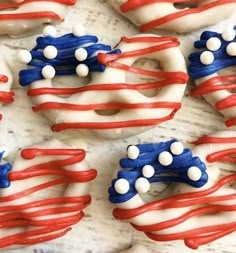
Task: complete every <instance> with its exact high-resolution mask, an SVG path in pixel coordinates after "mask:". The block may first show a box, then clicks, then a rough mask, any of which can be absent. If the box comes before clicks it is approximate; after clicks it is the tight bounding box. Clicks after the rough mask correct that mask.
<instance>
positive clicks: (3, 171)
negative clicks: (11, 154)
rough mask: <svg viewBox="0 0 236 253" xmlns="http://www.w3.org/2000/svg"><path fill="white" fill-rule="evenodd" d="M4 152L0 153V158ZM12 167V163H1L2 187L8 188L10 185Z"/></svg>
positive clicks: (0, 183)
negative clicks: (9, 176) (9, 175)
mask: <svg viewBox="0 0 236 253" xmlns="http://www.w3.org/2000/svg"><path fill="white" fill-rule="evenodd" d="M2 156H3V152H2V153H0V160H1V159H2ZM11 169H12V165H11V164H10V163H5V164H0V188H7V187H9V186H10V181H9V179H8V173H9V171H10V170H11Z"/></svg>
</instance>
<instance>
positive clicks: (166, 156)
mask: <svg viewBox="0 0 236 253" xmlns="http://www.w3.org/2000/svg"><path fill="white" fill-rule="evenodd" d="M158 161H159V163H160V164H161V165H163V166H168V165H170V164H171V163H172V162H173V156H172V155H171V153H169V152H168V151H163V152H161V153H160V155H159V157H158Z"/></svg>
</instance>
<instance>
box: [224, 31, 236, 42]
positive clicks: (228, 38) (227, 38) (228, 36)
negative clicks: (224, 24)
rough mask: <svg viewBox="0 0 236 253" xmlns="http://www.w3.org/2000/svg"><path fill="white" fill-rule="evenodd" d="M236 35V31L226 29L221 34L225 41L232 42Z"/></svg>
mask: <svg viewBox="0 0 236 253" xmlns="http://www.w3.org/2000/svg"><path fill="white" fill-rule="evenodd" d="M235 35H236V33H235V30H234V29H232V28H227V29H225V30H224V31H223V32H222V34H221V36H222V38H223V39H224V40H225V41H232V40H233V39H234V38H235Z"/></svg>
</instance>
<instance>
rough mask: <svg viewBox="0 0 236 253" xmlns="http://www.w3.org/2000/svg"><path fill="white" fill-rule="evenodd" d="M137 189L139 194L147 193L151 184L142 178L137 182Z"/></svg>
mask: <svg viewBox="0 0 236 253" xmlns="http://www.w3.org/2000/svg"><path fill="white" fill-rule="evenodd" d="M135 189H136V191H137V192H138V193H146V192H148V191H149V190H150V183H149V182H148V180H147V179H146V178H144V177H140V178H138V179H137V180H136V182H135Z"/></svg>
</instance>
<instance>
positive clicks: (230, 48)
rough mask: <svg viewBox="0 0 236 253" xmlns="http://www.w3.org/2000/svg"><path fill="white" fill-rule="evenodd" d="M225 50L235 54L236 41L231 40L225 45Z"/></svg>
mask: <svg viewBox="0 0 236 253" xmlns="http://www.w3.org/2000/svg"><path fill="white" fill-rule="evenodd" d="M226 52H227V54H228V55H230V56H236V42H231V43H229V45H228V46H227V47H226Z"/></svg>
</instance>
